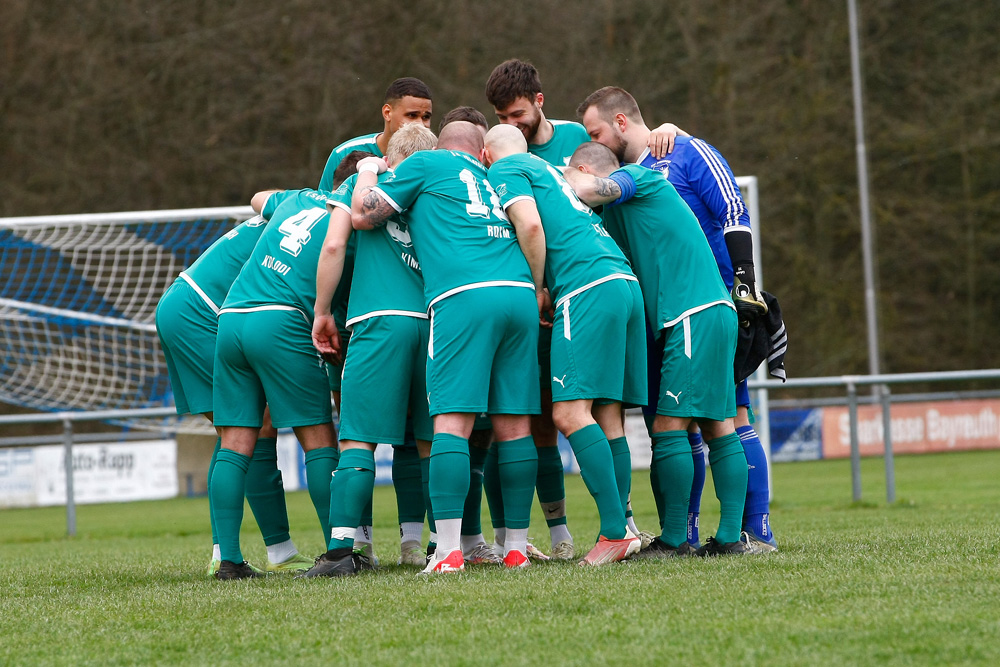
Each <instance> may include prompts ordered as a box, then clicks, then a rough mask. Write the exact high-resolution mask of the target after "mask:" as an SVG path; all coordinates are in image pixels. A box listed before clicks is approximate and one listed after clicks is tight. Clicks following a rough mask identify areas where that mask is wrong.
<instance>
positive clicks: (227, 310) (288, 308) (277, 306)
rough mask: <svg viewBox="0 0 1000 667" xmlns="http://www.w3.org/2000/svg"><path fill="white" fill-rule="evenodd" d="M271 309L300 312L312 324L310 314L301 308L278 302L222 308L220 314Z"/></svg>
mask: <svg viewBox="0 0 1000 667" xmlns="http://www.w3.org/2000/svg"><path fill="white" fill-rule="evenodd" d="M269 310H283V311H288V312H293V313H298V314H299V315H301V316H302V319H304V320H305V321H306V324H308V325H310V326H312V321H311V320H310V319H309V316H308V315H306V314H305V312H303V311H302V309H301V308H296V307H295V306H284V305H280V304H276V303H272V304H269V305H266V306H250V307H249V308H223V309H222V310H220V311H219V315H225V314H226V313H237V314H245V313H263V312H267V311H269Z"/></svg>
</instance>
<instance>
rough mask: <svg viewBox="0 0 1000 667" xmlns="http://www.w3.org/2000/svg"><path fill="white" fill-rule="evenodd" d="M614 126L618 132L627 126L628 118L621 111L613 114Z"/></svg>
mask: <svg viewBox="0 0 1000 667" xmlns="http://www.w3.org/2000/svg"><path fill="white" fill-rule="evenodd" d="M615 126H616V127H617V128H618V131H619V132H624V131H625V129H626V128H627V127H628V118H627V117H626V116H625V114H623V113H616V114H615Z"/></svg>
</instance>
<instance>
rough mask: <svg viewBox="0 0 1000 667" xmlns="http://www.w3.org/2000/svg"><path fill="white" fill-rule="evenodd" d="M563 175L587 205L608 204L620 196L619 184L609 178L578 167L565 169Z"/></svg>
mask: <svg viewBox="0 0 1000 667" xmlns="http://www.w3.org/2000/svg"><path fill="white" fill-rule="evenodd" d="M563 175H564V176H565V177H566V181H567V182H568V183H569V184H570V186H572V188H573V191H574V192H576V196H577V197H579V198H580V201H582V202H583V203H584V204H586V205H587V206H590V207H594V206H600V205H601V204H610V203H611V202H613V201H616V200H617V199H618V198H620V197H621V196H622V189H621V186H619V185H618V183H616V182H615V181H613V180H611V179H610V178H602V177H600V176H595V175H593V174H591V173H585V172H582V171H580V170H579V169H566V170H565V171H564V172H563Z"/></svg>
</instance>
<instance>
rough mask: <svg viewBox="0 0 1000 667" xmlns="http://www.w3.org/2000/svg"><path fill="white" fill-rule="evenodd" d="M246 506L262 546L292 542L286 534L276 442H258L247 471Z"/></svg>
mask: <svg viewBox="0 0 1000 667" xmlns="http://www.w3.org/2000/svg"><path fill="white" fill-rule="evenodd" d="M247 502H248V503H250V511H251V512H253V518H254V519H256V520H257V526H258V527H259V528H260V534H261V537H263V538H264V544H265V545H272V544H280V543H281V542H286V541H288V540H290V539H292V538H291V537H290V536H289V534H288V508H287V507H286V506H285V487H284V485H283V484H282V482H281V471H280V470H278V439H277V438H260V439H259V440H257V443H256V444H255V445H254V448H253V457H252V458H251V459H250V468H249V469H248V470H247Z"/></svg>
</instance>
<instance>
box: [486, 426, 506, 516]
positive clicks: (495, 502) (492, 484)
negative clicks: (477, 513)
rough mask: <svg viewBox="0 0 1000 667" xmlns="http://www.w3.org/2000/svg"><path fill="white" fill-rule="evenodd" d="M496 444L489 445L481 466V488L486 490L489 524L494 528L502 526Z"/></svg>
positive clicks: (501, 501)
mask: <svg viewBox="0 0 1000 667" xmlns="http://www.w3.org/2000/svg"><path fill="white" fill-rule="evenodd" d="M497 451H498V449H497V445H496V443H493V444H492V445H490V450H489V452H487V454H486V464H485V465H484V466H483V490H484V491H486V506H487V507H488V508H489V510H490V524H491V525H492V526H493V528H494V529H497V528H504V527H505V523H504V521H505V519H504V515H503V491H501V489H500V458H499V454H498V453H497Z"/></svg>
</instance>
